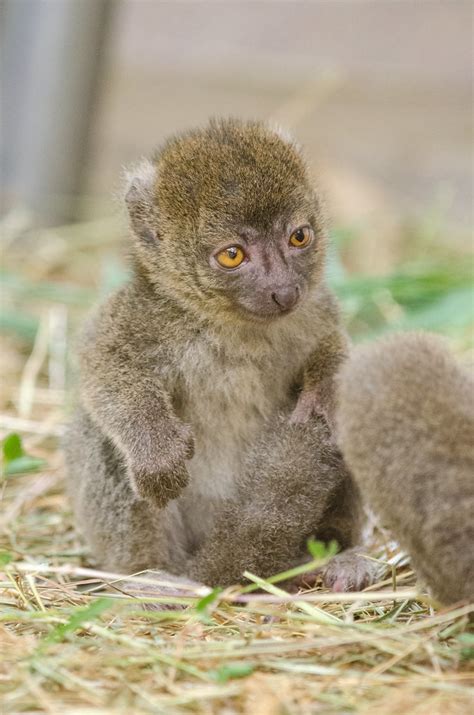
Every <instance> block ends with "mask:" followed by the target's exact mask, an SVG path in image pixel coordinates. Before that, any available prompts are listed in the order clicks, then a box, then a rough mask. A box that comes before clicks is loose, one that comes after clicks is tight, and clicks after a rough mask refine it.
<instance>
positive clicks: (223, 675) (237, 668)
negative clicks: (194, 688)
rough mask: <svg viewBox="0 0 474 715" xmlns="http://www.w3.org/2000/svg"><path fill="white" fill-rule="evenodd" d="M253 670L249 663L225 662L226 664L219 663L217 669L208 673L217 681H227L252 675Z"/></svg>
mask: <svg viewBox="0 0 474 715" xmlns="http://www.w3.org/2000/svg"><path fill="white" fill-rule="evenodd" d="M253 671H254V666H253V665H251V664H250V663H242V662H240V663H239V662H237V663H227V664H226V665H221V667H220V668H217V670H214V671H211V673H210V675H211V677H212V678H214V680H216V681H217V682H218V683H227V681H228V680H232V679H234V678H246V677H247V676H248V675H252V673H253Z"/></svg>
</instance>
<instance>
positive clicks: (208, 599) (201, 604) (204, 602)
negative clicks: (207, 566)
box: [196, 588, 222, 613]
mask: <svg viewBox="0 0 474 715" xmlns="http://www.w3.org/2000/svg"><path fill="white" fill-rule="evenodd" d="M220 593H222V588H214V589H212V591H211V592H210V593H208V594H207V596H203V598H201V599H200V600H199V601H198V602H197V603H196V611H197V612H198V613H207V610H208V607H209V606H210V605H211V604H212V603H214V601H215V600H216V599H217V597H218V596H219V594H220Z"/></svg>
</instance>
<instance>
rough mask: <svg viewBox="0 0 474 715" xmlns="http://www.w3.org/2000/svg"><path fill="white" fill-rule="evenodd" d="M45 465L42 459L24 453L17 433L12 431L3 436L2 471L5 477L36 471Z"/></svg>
mask: <svg viewBox="0 0 474 715" xmlns="http://www.w3.org/2000/svg"><path fill="white" fill-rule="evenodd" d="M45 465H46V461H45V460H44V459H41V458H40V457H31V456H30V455H28V454H25V450H24V449H23V445H22V442H21V437H20V436H19V435H17V434H15V433H13V434H9V435H8V436H7V437H5V439H4V441H3V472H4V474H5V475H6V476H7V477H11V476H13V475H15V474H27V473H29V472H36V471H37V470H38V469H42V467H44V466H45Z"/></svg>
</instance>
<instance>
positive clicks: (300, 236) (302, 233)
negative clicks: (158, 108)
mask: <svg viewBox="0 0 474 715" xmlns="http://www.w3.org/2000/svg"><path fill="white" fill-rule="evenodd" d="M312 238H313V232H312V231H311V229H310V227H309V226H302V227H301V228H297V229H296V231H293V233H292V234H291V236H290V245H291V246H294V247H295V248H304V247H305V246H307V245H308V243H309V242H310V241H311V239H312Z"/></svg>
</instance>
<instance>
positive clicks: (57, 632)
mask: <svg viewBox="0 0 474 715" xmlns="http://www.w3.org/2000/svg"><path fill="white" fill-rule="evenodd" d="M112 603H113V600H112V599H111V598H98V599H97V600H95V601H92V603H90V604H89V605H88V606H84V607H82V608H76V609H75V610H74V612H73V613H72V615H71V616H70V617H69V619H68V620H67V621H66V623H61V624H60V625H59V626H56V628H54V630H52V631H51V633H50V634H49V635H48V636H47V638H46V642H47V643H58V642H60V641H63V640H64V638H65V636H66V635H67V634H68V633H71V632H73V631H76V630H77V629H78V628H80V627H81V626H82V624H83V623H86V622H87V621H93V620H94V619H96V618H97V617H98V616H100V615H101V613H103V612H104V611H105V610H106V609H107V608H109V607H110V606H111V604H112Z"/></svg>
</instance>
